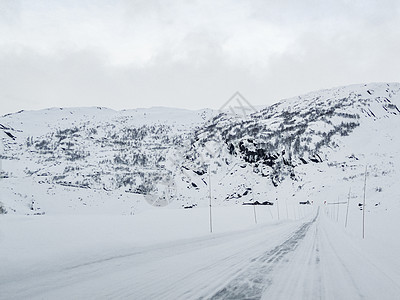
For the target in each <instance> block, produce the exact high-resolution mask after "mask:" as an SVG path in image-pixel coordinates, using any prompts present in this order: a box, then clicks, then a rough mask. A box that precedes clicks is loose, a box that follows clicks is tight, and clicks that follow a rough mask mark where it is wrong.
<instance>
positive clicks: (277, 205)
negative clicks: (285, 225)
mask: <svg viewBox="0 0 400 300" xmlns="http://www.w3.org/2000/svg"><path fill="white" fill-rule="evenodd" d="M275 202H276V208H277V209H278V221H279V203H278V198H276V201H275Z"/></svg>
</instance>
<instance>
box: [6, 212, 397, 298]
mask: <svg viewBox="0 0 400 300" xmlns="http://www.w3.org/2000/svg"><path fill="white" fill-rule="evenodd" d="M337 227H338V225H337V224H334V223H332V222H331V221H330V220H328V218H327V217H326V215H324V214H323V213H321V212H319V211H318V212H316V213H315V214H313V215H312V216H310V217H309V218H308V219H304V220H303V221H297V222H284V223H278V224H275V225H268V226H267V225H259V226H256V227H253V228H252V229H251V230H243V231H239V232H234V233H225V234H218V235H209V236H206V237H200V238H191V239H186V240H181V241H178V242H176V241H175V242H168V243H163V244H159V245H152V246H147V247H142V248H135V249H131V250H130V251H127V252H126V253H118V255H114V256H112V255H111V256H109V257H92V258H91V259H89V260H88V259H87V257H86V258H85V260H83V259H78V258H77V259H75V260H66V261H65V262H60V263H59V264H57V265H56V266H48V265H46V264H43V266H36V267H35V269H34V270H32V269H31V270H25V271H23V270H20V271H15V272H10V273H9V274H4V273H2V272H1V271H0V279H1V283H0V298H1V299H115V298H117V299H118V298H120V299H378V298H379V299H399V297H400V286H399V282H400V281H399V279H400V274H399V272H393V270H390V269H388V268H387V266H382V265H378V264H376V262H375V261H374V260H373V259H371V258H370V257H368V256H366V255H365V254H363V251H362V250H361V248H360V247H359V245H356V244H354V243H353V242H352V241H351V239H349V237H348V236H346V235H345V234H343V232H341V231H340V230H337Z"/></svg>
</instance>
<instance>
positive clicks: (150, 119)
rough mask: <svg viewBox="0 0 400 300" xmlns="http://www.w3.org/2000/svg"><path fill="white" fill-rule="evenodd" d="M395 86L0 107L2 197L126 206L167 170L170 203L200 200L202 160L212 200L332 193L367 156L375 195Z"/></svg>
mask: <svg viewBox="0 0 400 300" xmlns="http://www.w3.org/2000/svg"><path fill="white" fill-rule="evenodd" d="M399 91H400V84H398V83H390V84H386V83H377V84H367V85H352V86H346V87H338V88H333V89H329V90H322V91H316V92H312V93H309V94H306V95H302V96H299V97H295V98H292V99H286V100H282V101H281V102H279V103H277V104H274V105H272V106H270V107H267V108H265V109H262V110H261V111H259V112H256V113H254V114H252V115H250V116H246V117H241V118H238V117H237V116H235V117H232V116H230V115H227V114H219V115H218V114H217V113H216V112H215V111H212V110H209V109H205V110H199V111H189V110H184V109H172V108H164V107H154V108H150V109H134V110H124V111H114V110H111V109H107V108H102V107H93V108H50V109H45V110H40V111H23V112H20V113H16V114H9V115H6V116H3V117H1V118H0V124H1V126H2V127H1V128H0V129H1V130H2V131H3V132H4V133H6V134H3V135H2V139H3V142H4V147H5V149H4V154H3V155H2V177H4V178H3V180H2V181H1V189H2V191H3V195H6V196H5V197H4V199H3V200H2V202H3V206H4V207H5V209H6V210H7V211H8V212H9V213H17V214H19V213H43V212H46V213H66V212H68V213H97V212H112V213H119V214H120V213H124V214H131V213H136V212H138V211H140V210H141V209H144V208H146V207H149V206H148V204H147V202H146V201H145V197H144V195H149V194H150V195H153V194H154V195H155V196H163V194H162V193H161V194H160V189H159V188H160V186H159V183H161V184H164V185H165V182H167V183H168V184H170V183H173V185H174V189H173V192H174V195H172V197H173V199H170V200H172V201H173V203H172V204H171V205H172V206H173V207H182V206H183V207H195V206H204V205H206V203H207V201H208V197H209V190H208V180H209V179H208V177H209V176H208V165H210V164H211V166H212V167H211V176H212V180H213V181H215V184H213V187H212V195H213V199H214V200H215V203H216V204H218V205H231V204H235V203H236V204H242V203H243V202H252V201H258V200H270V201H274V200H276V199H279V198H282V197H286V198H287V197H291V198H293V201H301V200H306V199H312V198H313V197H315V195H316V194H318V193H324V195H325V197H327V199H328V200H329V197H330V191H332V190H333V189H336V190H337V189H339V190H340V189H341V188H343V191H341V192H342V193H345V190H347V189H348V185H350V183H352V184H354V185H356V186H358V185H360V183H361V180H360V179H361V175H362V172H363V169H364V167H365V165H367V164H368V165H369V166H370V168H371V172H372V170H373V172H374V178H375V179H376V184H375V185H376V186H375V187H374V188H375V189H376V190H380V191H383V193H382V192H376V193H377V197H378V198H377V199H378V200H379V199H380V198H383V195H384V193H386V192H387V193H392V192H393V191H394V189H393V186H392V184H393V180H394V178H395V176H396V174H397V166H398V163H397V159H396V157H398V151H399V148H400V147H399V144H398V140H399V139H398V135H397V134H396V130H395V128H397V126H398V123H399V115H400V111H399V108H398V107H399V106H400V105H399V104H400V92H399ZM10 135H11V136H10ZM383 146H385V147H384V148H383ZM176 157H178V158H179V159H177V158H176ZM171 158H173V159H171ZM382 182H384V184H382ZM383 185H385V187H383ZM338 186H339V188H338ZM386 186H387V187H386ZM32 191H33V192H32ZM54 196H58V197H57V200H56V199H55V197H54ZM170 196H171V195H170ZM379 197H380V198H379ZM377 202H379V201H377Z"/></svg>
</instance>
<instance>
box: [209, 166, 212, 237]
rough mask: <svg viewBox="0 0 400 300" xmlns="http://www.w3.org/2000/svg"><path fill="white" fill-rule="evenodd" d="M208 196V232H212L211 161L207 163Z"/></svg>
mask: <svg viewBox="0 0 400 300" xmlns="http://www.w3.org/2000/svg"><path fill="white" fill-rule="evenodd" d="M208 196H209V198H210V233H212V232H213V228H212V212H211V203H212V198H211V163H210V164H209V165H208Z"/></svg>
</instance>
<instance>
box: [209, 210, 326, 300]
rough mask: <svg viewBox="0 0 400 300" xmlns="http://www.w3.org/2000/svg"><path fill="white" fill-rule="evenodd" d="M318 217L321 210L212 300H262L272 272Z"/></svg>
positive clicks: (293, 249)
mask: <svg viewBox="0 0 400 300" xmlns="http://www.w3.org/2000/svg"><path fill="white" fill-rule="evenodd" d="M318 215H319V209H318V212H317V214H316V216H315V217H314V219H313V220H311V221H310V222H307V223H304V224H303V225H302V226H301V227H300V228H299V229H298V230H297V231H296V232H294V234H293V235H292V236H291V237H290V238H289V239H287V240H286V241H285V242H283V243H282V244H280V245H278V246H276V247H275V248H273V249H272V250H270V251H267V252H265V253H264V254H263V255H262V256H260V257H258V258H257V259H253V260H252V262H251V265H250V266H249V267H248V268H246V269H245V270H244V271H242V272H241V273H240V274H239V275H237V276H236V277H235V278H234V279H233V280H231V281H230V282H229V283H228V284H227V285H226V286H225V287H223V288H222V289H220V290H219V291H218V292H216V293H215V294H214V295H212V296H211V297H210V299H215V300H217V299H261V297H262V294H263V291H264V290H265V289H266V288H268V286H270V285H271V284H272V277H271V276H270V274H271V273H272V270H273V269H274V268H275V266H276V265H277V264H278V263H279V262H280V261H282V260H283V259H284V258H285V256H286V255H287V254H288V253H291V252H293V251H295V250H296V248H297V246H298V245H299V243H300V242H301V241H302V240H303V239H304V237H305V236H306V234H307V232H308V229H309V228H310V226H311V225H312V224H313V223H314V222H315V221H316V219H317V217H318Z"/></svg>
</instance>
